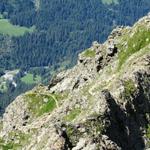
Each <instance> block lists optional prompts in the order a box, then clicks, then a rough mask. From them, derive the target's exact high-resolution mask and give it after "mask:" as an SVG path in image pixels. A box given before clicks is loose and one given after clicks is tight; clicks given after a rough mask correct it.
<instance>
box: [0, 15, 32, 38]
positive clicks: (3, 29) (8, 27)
mask: <svg viewBox="0 0 150 150" xmlns="http://www.w3.org/2000/svg"><path fill="white" fill-rule="evenodd" d="M0 17H2V16H0ZM34 30H35V27H34V26H33V27H31V28H27V27H21V26H16V25H13V24H11V23H10V22H9V20H8V19H1V18H0V34H4V35H9V36H22V35H24V34H25V33H26V32H28V33H32V32H34Z"/></svg>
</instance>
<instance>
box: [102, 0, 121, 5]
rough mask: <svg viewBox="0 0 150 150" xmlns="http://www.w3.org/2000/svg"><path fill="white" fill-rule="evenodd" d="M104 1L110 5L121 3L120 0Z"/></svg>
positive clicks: (103, 1)
mask: <svg viewBox="0 0 150 150" xmlns="http://www.w3.org/2000/svg"><path fill="white" fill-rule="evenodd" d="M102 3H103V4H107V5H110V4H112V3H114V4H119V1H118V0H102Z"/></svg>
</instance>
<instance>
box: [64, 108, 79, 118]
mask: <svg viewBox="0 0 150 150" xmlns="http://www.w3.org/2000/svg"><path fill="white" fill-rule="evenodd" d="M80 113H81V109H73V110H72V111H71V112H70V113H69V114H68V115H67V116H65V117H64V120H65V121H72V120H74V119H75V118H76V117H77V116H78V115H79V114H80Z"/></svg>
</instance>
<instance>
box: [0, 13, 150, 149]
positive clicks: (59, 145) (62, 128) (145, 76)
mask: <svg viewBox="0 0 150 150" xmlns="http://www.w3.org/2000/svg"><path fill="white" fill-rule="evenodd" d="M148 20H149V15H148V16H146V17H144V18H142V19H140V20H139V21H138V22H137V23H136V24H135V25H134V26H133V27H118V28H117V29H115V30H113V31H112V33H111V35H110V36H109V37H108V40H107V41H106V42H105V43H103V44H99V43H98V42H94V43H93V45H92V46H91V47H90V48H89V49H87V50H86V51H84V52H82V53H81V54H79V59H78V63H77V65H76V66H74V67H73V68H72V69H69V70H66V71H63V72H61V73H59V74H58V75H56V76H55V77H54V78H53V79H52V80H51V82H50V84H49V86H37V87H35V88H34V89H33V90H31V91H29V92H27V93H25V94H23V95H21V96H19V97H18V98H16V100H14V102H13V103H11V104H10V105H9V106H8V108H7V109H6V111H5V114H4V116H3V118H2V122H1V123H0V126H2V128H1V133H0V137H1V144H0V148H3V147H5V146H6V147H7V146H10V145H9V144H10V143H11V145H12V148H10V149H19V150H20V149H22V150H142V149H148V148H149V147H150V142H149V141H150V90H149V87H150V40H148V39H149V33H150V31H149V29H150V28H149V27H150V24H149V21H148ZM140 27H142V30H140V29H141V28H140ZM143 29H146V30H143ZM137 31H139V32H138V34H137ZM143 31H144V32H146V33H143ZM143 34H144V39H142V37H143V36H142V35H143ZM127 37H128V38H127ZM139 41H142V44H143V45H140V46H139ZM130 42H131V43H130ZM137 45H138V46H137ZM130 46H131V47H130ZM118 47H119V49H118ZM17 144H19V147H18V145H17Z"/></svg>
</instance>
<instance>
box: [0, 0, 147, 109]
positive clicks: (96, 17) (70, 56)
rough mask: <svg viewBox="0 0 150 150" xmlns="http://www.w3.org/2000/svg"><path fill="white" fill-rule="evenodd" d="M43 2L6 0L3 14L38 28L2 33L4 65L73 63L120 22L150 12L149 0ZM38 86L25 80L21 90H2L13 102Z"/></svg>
mask: <svg viewBox="0 0 150 150" xmlns="http://www.w3.org/2000/svg"><path fill="white" fill-rule="evenodd" d="M38 2H39V6H38V7H37V6H36V4H35V1H34V0H17V1H15V0H1V1H0V14H1V15H2V16H3V17H4V18H5V19H9V21H10V22H11V23H12V24H13V25H19V26H26V27H33V26H34V27H35V30H34V32H32V33H25V34H24V35H23V36H9V35H4V34H0V69H1V70H6V69H9V70H11V69H16V68H17V69H23V70H30V68H31V67H32V68H33V67H43V66H49V67H50V68H53V70H57V69H58V68H61V67H62V65H63V67H64V68H65V67H71V66H73V65H74V64H75V63H76V59H77V55H78V53H79V52H81V51H82V50H84V49H85V48H88V47H89V46H90V45H91V43H92V42H93V41H95V40H96V41H98V42H103V41H105V40H106V38H107V36H108V34H109V33H110V32H111V30H112V29H113V28H115V26H117V25H132V24H133V23H134V22H135V21H137V20H138V19H139V18H140V17H142V16H144V15H146V14H147V13H148V12H149V11H150V1H149V0H119V3H118V4H114V3H112V4H109V5H108V4H104V3H102V1H101V0H39V1H38ZM2 73H3V72H2V71H1V74H2ZM48 75H50V74H48ZM42 76H43V77H44V75H43V74H42ZM48 79H49V78H48ZM18 83H19V82H18ZM32 87H33V85H32V86H31V85H30V86H29V85H26V86H25V85H22V83H20V84H19V86H18V87H17V89H15V92H14V91H13V90H12V89H11V88H10V89H9V90H10V92H8V93H9V94H8V93H5V94H0V101H1V103H2V101H4V100H6V101H7V100H8V99H9V102H10V101H11V100H12V99H13V98H14V97H15V96H17V95H18V94H20V93H21V92H24V91H25V90H27V89H30V88H32ZM9 90H8V91H9ZM10 93H11V94H10ZM12 93H13V94H12ZM14 93H15V94H14ZM6 95H8V96H6ZM7 104H8V103H7ZM1 105H2V104H1ZM5 106H6V105H5ZM2 107H3V106H2Z"/></svg>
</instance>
